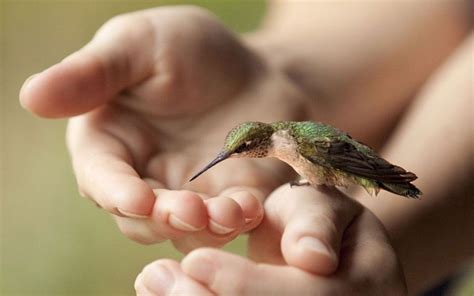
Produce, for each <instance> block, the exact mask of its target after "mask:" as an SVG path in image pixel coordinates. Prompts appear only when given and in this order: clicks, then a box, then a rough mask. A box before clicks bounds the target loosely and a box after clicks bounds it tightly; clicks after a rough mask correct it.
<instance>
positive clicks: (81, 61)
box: [20, 53, 113, 118]
mask: <svg viewBox="0 0 474 296" xmlns="http://www.w3.org/2000/svg"><path fill="white" fill-rule="evenodd" d="M73 56H74V58H71V59H68V60H67V61H63V62H61V63H58V64H55V65H53V66H51V67H50V68H48V69H46V70H45V71H43V72H41V73H39V74H36V75H33V76H31V77H30V78H28V79H27V80H26V81H25V83H24V84H23V86H22V88H21V90H20V103H21V105H22V106H23V107H24V108H25V109H27V110H28V111H30V112H32V113H34V114H36V115H38V116H41V117H46V118H61V117H69V116H74V115H78V114H82V113H85V112H87V111H90V110H92V109H93V108H95V107H97V106H99V105H101V104H103V103H105V102H106V101H107V100H108V99H110V98H111V96H112V95H113V93H111V89H110V88H109V87H108V85H107V81H106V77H105V73H104V69H103V67H102V65H101V63H100V62H99V61H98V60H97V59H96V58H93V57H91V56H87V55H85V54H80V53H76V54H75V55H73Z"/></svg>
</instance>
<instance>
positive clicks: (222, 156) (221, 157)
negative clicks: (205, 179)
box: [189, 151, 230, 182]
mask: <svg viewBox="0 0 474 296" xmlns="http://www.w3.org/2000/svg"><path fill="white" fill-rule="evenodd" d="M229 156H230V153H228V152H227V151H221V152H220V153H219V154H218V155H217V157H216V158H214V160H213V161H211V162H210V163H209V164H208V165H206V166H205V167H204V168H203V169H202V170H200V171H199V172H198V173H197V174H196V175H194V176H193V177H192V178H191V179H189V182H191V181H192V180H194V179H196V178H197V177H199V176H200V175H201V174H202V173H204V172H205V171H207V170H208V169H210V168H212V167H213V166H215V165H216V164H218V163H219V162H221V161H223V160H226V159H227V158H229Z"/></svg>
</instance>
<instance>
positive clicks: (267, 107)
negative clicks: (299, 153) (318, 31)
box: [21, 7, 305, 251]
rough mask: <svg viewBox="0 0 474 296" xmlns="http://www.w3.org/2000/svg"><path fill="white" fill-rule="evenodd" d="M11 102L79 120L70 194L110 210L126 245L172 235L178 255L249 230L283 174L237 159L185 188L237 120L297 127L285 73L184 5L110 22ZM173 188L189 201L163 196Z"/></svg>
mask: <svg viewBox="0 0 474 296" xmlns="http://www.w3.org/2000/svg"><path fill="white" fill-rule="evenodd" d="M183 18H186V19H187V22H184V23H183V22H181V20H182V19H183ZM130 28H133V30H132V29H130ZM196 28H199V29H198V30H197V29H196ZM59 80H61V83H57V82H58V81H59ZM21 98H22V103H23V105H24V106H26V108H28V109H30V110H32V111H33V112H35V113H37V114H40V115H43V116H46V117H61V116H72V115H78V114H80V115H79V116H76V117H73V118H72V119H70V122H69V126H68V134H67V138H68V146H69V149H70V152H71V156H72V162H73V166H74V169H75V172H76V177H77V180H78V183H79V188H80V191H81V192H82V193H83V195H85V196H88V197H90V198H92V199H93V200H94V201H95V202H96V203H97V204H99V205H100V206H101V207H102V208H104V209H106V210H108V211H110V212H112V213H114V214H116V215H117V217H116V220H117V223H118V224H119V228H120V229H121V230H122V232H124V233H125V234H126V235H127V236H128V237H130V238H132V239H134V240H136V241H140V242H142V243H152V242H157V241H161V240H164V239H172V240H173V241H174V242H175V245H176V246H177V247H178V248H179V249H180V250H182V251H189V250H190V249H192V248H194V247H196V246H199V245H203V244H205V245H221V244H223V243H225V242H226V241H228V240H230V239H232V238H233V237H235V236H236V235H238V234H239V233H240V232H241V231H247V230H249V229H252V228H254V227H255V226H257V225H258V224H259V223H260V220H261V218H262V216H263V213H262V208H261V205H260V204H259V202H258V200H260V202H261V201H262V200H263V199H264V197H265V196H266V195H267V194H268V193H269V192H270V191H271V190H272V189H273V188H274V187H276V186H277V185H278V184H279V183H281V182H283V181H285V180H286V179H287V178H288V175H289V174H288V170H285V169H283V168H285V166H283V165H282V164H280V163H275V162H273V163H272V162H260V161H258V162H256V161H251V160H239V161H228V162H225V163H223V164H222V165H220V166H218V167H216V168H215V169H213V170H212V171H210V172H209V173H207V174H206V175H203V176H202V177H200V178H199V179H198V180H196V181H195V182H193V183H189V184H185V183H186V181H187V179H188V178H189V176H191V174H192V173H194V172H195V171H196V170H197V169H198V168H199V166H201V165H203V164H204V163H205V162H206V161H208V160H210V159H211V158H212V157H213V156H214V155H215V153H217V152H218V150H219V148H220V147H221V145H222V143H223V140H224V136H225V134H226V132H227V131H228V130H229V129H230V128H231V127H233V126H234V125H235V124H237V123H239V122H242V121H246V120H258V121H274V120H288V119H296V117H297V116H301V115H302V114H301V110H303V108H304V107H305V106H304V103H303V99H302V96H301V94H300V93H299V92H298V90H297V89H296V88H294V87H293V86H292V84H291V83H289V82H288V80H287V79H286V78H285V76H284V75H282V74H281V73H279V72H278V71H276V70H275V69H272V68H271V67H269V66H268V65H266V64H265V62H264V61H262V60H261V59H260V58H259V57H257V56H256V55H255V54H253V53H252V52H251V51H249V50H248V49H247V48H246V47H244V46H243V45H242V44H241V43H240V42H239V41H238V40H237V39H236V38H235V37H234V36H233V35H232V34H231V33H230V32H228V31H227V30H226V29H225V28H224V27H223V26H222V25H221V24H219V23H218V22H217V21H216V20H215V19H214V18H212V17H210V16H209V15H208V14H207V13H206V12H203V11H201V10H199V9H195V8H189V7H185V8H176V7H171V8H158V9H152V10H148V11H143V12H137V13H133V14H130V15H125V16H121V17H118V18H115V19H112V20H111V21H110V22H108V23H107V24H106V25H104V26H103V28H101V30H99V32H98V33H97V34H96V36H95V37H94V39H93V40H92V42H91V43H89V44H88V45H87V46H85V47H84V48H83V49H82V50H80V51H78V52H77V53H75V54H73V55H72V56H70V57H68V58H67V59H65V60H64V61H63V62H61V63H60V64H58V65H55V66H53V67H51V68H50V69H48V70H46V71H44V72H43V73H41V74H39V75H38V77H36V78H35V79H33V80H32V81H29V83H27V84H26V85H25V86H24V87H23V89H22V92H21ZM65 98H67V100H66V99H65ZM183 184H185V185H184V187H186V188H187V189H189V190H192V191H194V192H196V193H193V192H190V191H173V190H167V189H179V188H182V187H183ZM152 188H160V189H156V190H155V192H153V191H152ZM164 188H167V189H164ZM156 195H158V198H156V197H155V196H156ZM209 196H214V197H216V196H217V198H213V199H209V200H205V201H203V199H206V198H207V197H209ZM208 223H209V224H212V225H214V227H212V231H209V229H208V227H207V226H208ZM216 225H217V226H216ZM190 232H192V233H194V236H193V237H192V238H189V237H188V235H189V233H190Z"/></svg>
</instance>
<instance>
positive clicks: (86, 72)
mask: <svg viewBox="0 0 474 296" xmlns="http://www.w3.org/2000/svg"><path fill="white" fill-rule="evenodd" d="M130 28H133V30H131V29H130ZM152 54H153V34H152V30H150V24H149V22H147V21H146V19H144V18H142V17H140V16H139V15H137V14H129V15H123V16H118V17H115V18H113V19H111V20H110V21H109V22H107V23H106V24H105V25H104V26H103V27H102V28H101V29H100V30H99V31H98V33H97V34H96V36H95V37H94V38H93V39H92V41H91V42H90V43H89V44H87V45H86V46H85V47H84V48H82V49H81V50H79V51H77V52H75V53H73V54H72V55H71V56H69V57H67V58H66V59H64V60H63V61H61V62H60V63H58V64H56V65H54V66H52V67H50V68H48V69H46V70H45V71H43V72H41V73H39V74H36V75H33V76H31V77H30V78H29V79H27V80H26V81H25V83H24V84H23V86H22V89H21V91H20V103H21V104H22V106H23V107H24V108H26V109H27V110H29V111H31V112H32V113H35V114H37V115H39V116H42V117H50V118H58V117H68V116H74V115H78V114H82V113H85V112H87V111H90V110H92V109H94V108H96V107H98V106H100V105H102V104H104V103H105V102H107V101H109V100H110V99H111V98H113V97H114V96H115V95H116V94H117V93H119V92H120V91H121V90H123V89H124V88H125V87H127V86H129V85H132V84H134V83H137V82H138V81H140V80H142V79H144V78H145V77H146V76H147V75H149V73H150V71H151V67H150V64H151V63H152V60H153V57H152Z"/></svg>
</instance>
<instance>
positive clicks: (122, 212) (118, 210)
mask: <svg viewBox="0 0 474 296" xmlns="http://www.w3.org/2000/svg"><path fill="white" fill-rule="evenodd" d="M117 212H119V213H120V214H122V215H124V216H125V217H129V218H135V219H146V218H148V215H140V214H135V213H130V212H129V211H125V210H122V209H120V208H117Z"/></svg>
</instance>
